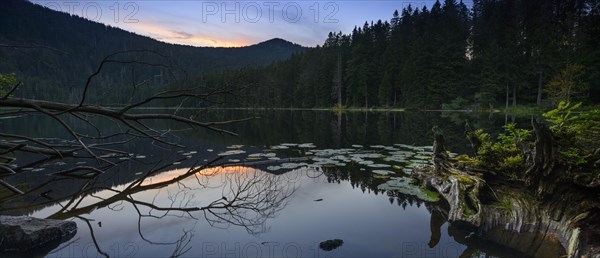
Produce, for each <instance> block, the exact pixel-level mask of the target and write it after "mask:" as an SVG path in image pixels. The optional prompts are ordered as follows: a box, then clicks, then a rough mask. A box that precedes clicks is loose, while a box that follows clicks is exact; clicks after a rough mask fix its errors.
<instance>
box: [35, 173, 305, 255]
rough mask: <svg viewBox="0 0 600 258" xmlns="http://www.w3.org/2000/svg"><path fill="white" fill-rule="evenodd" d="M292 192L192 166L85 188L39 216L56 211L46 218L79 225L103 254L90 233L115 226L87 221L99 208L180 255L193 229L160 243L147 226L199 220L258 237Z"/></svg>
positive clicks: (281, 184) (270, 182)
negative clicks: (133, 223)
mask: <svg viewBox="0 0 600 258" xmlns="http://www.w3.org/2000/svg"><path fill="white" fill-rule="evenodd" d="M295 190H296V185H295V184H294V183H293V182H291V181H289V180H288V179H287V177H283V176H277V175H274V174H269V173H264V172H262V171H260V170H256V169H253V168H248V167H210V168H205V167H197V168H188V169H175V170H171V171H167V172H164V173H160V174H158V175H153V173H148V174H147V175H145V176H144V177H142V178H140V179H138V180H135V181H133V182H131V183H129V184H127V185H123V186H119V187H115V188H111V189H103V190H101V191H98V189H97V188H95V187H86V188H84V189H82V190H81V191H80V192H81V194H80V195H78V196H76V197H75V198H72V199H71V200H69V201H66V202H63V203H62V204H60V205H57V207H52V208H50V209H46V210H45V211H44V212H42V213H46V212H48V211H50V210H56V209H58V210H57V211H52V212H51V214H49V215H47V217H48V218H52V219H63V220H64V219H72V218H77V219H79V220H81V221H83V222H84V223H85V225H86V226H87V228H88V229H89V232H90V234H91V238H92V241H93V242H94V245H95V247H96V248H97V251H98V253H99V254H102V255H104V256H108V255H109V252H108V250H106V249H105V248H103V247H102V244H101V243H98V241H97V240H96V236H95V230H96V229H100V228H103V227H104V229H105V228H107V227H109V226H110V225H111V224H112V223H119V222H117V221H116V220H115V219H114V218H115V217H112V216H111V217H112V218H111V217H107V216H101V217H102V221H96V220H95V219H91V218H88V217H98V216H95V215H96V212H95V211H96V210H100V209H104V210H103V211H104V212H109V213H116V214H114V215H113V216H116V218H122V219H125V216H126V217H127V218H130V217H137V232H138V234H139V239H140V240H142V241H144V242H146V243H148V244H151V245H163V246H165V245H167V246H173V248H174V251H173V253H172V255H173V256H179V255H183V254H185V253H186V252H187V251H189V250H190V248H191V246H189V243H190V242H191V241H192V238H193V237H194V227H191V228H187V229H182V231H181V232H180V233H179V234H173V235H172V236H176V235H180V237H179V238H177V239H175V240H170V241H163V240H159V239H158V238H159V237H157V235H156V233H152V231H153V229H152V227H151V226H150V227H149V226H148V225H155V224H156V223H165V222H162V221H161V222H154V221H158V220H163V219H166V220H169V219H171V218H177V220H191V221H196V222H197V221H200V220H201V219H204V220H205V221H206V222H207V223H208V224H209V225H210V226H212V227H216V228H220V229H228V228H229V227H232V226H234V227H241V228H244V229H245V230H246V232H247V233H249V234H260V233H263V232H265V231H267V230H268V227H267V225H266V222H267V220H268V219H270V218H273V217H275V216H276V214H277V213H278V212H280V211H281V210H282V209H284V208H285V206H286V205H287V200H288V198H289V197H290V196H291V195H292V194H293V193H294V191H295ZM134 214H135V216H132V215H134ZM40 215H41V214H40ZM180 223H181V222H180ZM184 224H185V223H184ZM148 232H150V233H148ZM172 236H169V237H168V238H171V239H172ZM162 238H164V236H163V237H162ZM63 248H65V247H64V246H63V247H61V248H59V249H58V250H62V249H63Z"/></svg>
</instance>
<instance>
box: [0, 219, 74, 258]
mask: <svg viewBox="0 0 600 258" xmlns="http://www.w3.org/2000/svg"><path fill="white" fill-rule="evenodd" d="M76 232H77V224H76V223H75V222H73V221H62V220H51V219H38V218H32V217H25V216H19V217H15V216H0V238H1V241H0V253H4V252H11V253H12V252H34V251H35V250H38V249H45V250H48V251H50V250H52V249H53V248H56V246H58V245H59V244H60V243H62V242H65V241H67V240H69V239H70V238H72V237H73V236H74V235H75V233H76Z"/></svg>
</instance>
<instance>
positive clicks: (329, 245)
mask: <svg viewBox="0 0 600 258" xmlns="http://www.w3.org/2000/svg"><path fill="white" fill-rule="evenodd" d="M343 244H344V240H341V239H333V240H326V241H323V242H321V243H320V244H319V248H321V249H322V250H324V251H331V250H333V249H337V248H338V247H340V246H342V245H343Z"/></svg>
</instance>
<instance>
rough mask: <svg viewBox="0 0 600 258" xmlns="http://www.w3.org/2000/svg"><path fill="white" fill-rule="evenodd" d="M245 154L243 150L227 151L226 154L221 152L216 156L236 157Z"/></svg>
mask: <svg viewBox="0 0 600 258" xmlns="http://www.w3.org/2000/svg"><path fill="white" fill-rule="evenodd" d="M244 153H246V151H245V150H229V151H226V152H221V153H219V154H218V155H219V156H231V155H238V154H244Z"/></svg>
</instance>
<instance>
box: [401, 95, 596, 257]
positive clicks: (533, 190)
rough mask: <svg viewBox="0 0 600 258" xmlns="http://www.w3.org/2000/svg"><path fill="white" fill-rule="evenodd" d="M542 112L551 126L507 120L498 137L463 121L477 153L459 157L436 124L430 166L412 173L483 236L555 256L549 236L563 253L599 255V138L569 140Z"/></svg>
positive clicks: (455, 218)
mask: <svg viewBox="0 0 600 258" xmlns="http://www.w3.org/2000/svg"><path fill="white" fill-rule="evenodd" d="M567 107H568V105H567ZM594 112H595V111H594ZM569 114H570V113H569ZM547 117H548V118H549V120H550V126H548V125H547V124H545V123H542V122H540V121H536V120H534V121H532V126H533V131H531V132H530V131H527V130H524V129H516V128H514V126H508V127H507V129H509V130H508V131H510V132H509V134H508V135H503V136H500V137H499V138H500V140H501V143H492V142H491V141H490V140H489V135H487V134H484V133H482V132H481V131H478V132H476V131H472V130H471V129H470V127H469V126H468V125H467V135H468V137H469V140H470V141H471V143H472V146H473V147H474V150H475V153H476V156H475V157H465V156H459V157H457V158H456V159H452V158H449V157H448V155H447V154H446V150H445V147H444V136H443V133H442V132H441V130H439V129H438V128H434V129H433V132H434V139H435V141H434V154H433V161H434V166H433V167H429V168H422V169H417V170H416V171H415V173H414V174H413V176H414V177H415V178H416V179H418V180H419V181H420V182H421V184H422V185H423V186H425V187H428V188H430V189H432V190H436V191H437V192H439V193H440V194H441V195H442V197H443V198H444V199H445V200H446V201H447V202H448V204H449V208H448V211H447V212H445V213H444V215H445V216H446V219H447V220H448V221H449V222H451V223H452V224H454V225H463V226H468V227H471V228H473V229H474V230H473V231H474V232H475V233H476V234H477V235H478V236H480V237H481V238H482V239H485V240H486V241H489V242H492V243H496V244H500V245H502V246H505V247H509V248H511V249H514V250H517V251H518V252H520V253H522V254H524V255H528V256H548V255H556V256H560V255H561V254H560V253H557V252H556V251H553V252H548V242H552V241H554V242H560V243H561V244H562V246H563V247H564V248H565V250H564V252H565V253H564V254H563V255H567V256H568V257H581V256H585V257H600V227H599V226H600V215H599V214H600V199H599V198H598V197H599V191H598V183H597V181H598V175H597V170H598V169H597V165H598V164H597V163H598V162H597V161H595V160H597V159H598V151H597V149H596V150H595V148H597V147H598V146H596V145H597V142H595V143H594V141H592V142H591V144H588V145H584V144H586V143H585V142H583V143H581V144H580V143H579V142H577V144H580V145H577V146H576V147H577V148H575V147H573V146H575V145H574V144H573V142H574V141H573V140H574V139H576V137H577V136H573V135H571V137H572V138H571V139H569V138H568V137H569V135H567V134H566V133H565V134H563V133H561V130H562V129H561V130H557V128H556V123H554V122H553V121H552V120H551V118H552V117H549V116H547ZM570 121H573V120H570ZM588 122H589V121H587V122H586V123H588ZM596 122H597V120H594V121H591V122H589V123H596ZM594 125H598V124H592V126H591V127H588V128H587V129H590V128H594V129H597V127H593V126H594ZM562 126H565V124H563V125H562ZM583 129H586V128H583ZM579 133H581V134H586V136H585V137H588V139H591V138H593V137H596V136H597V135H593V132H592V133H586V132H584V131H581V132H579ZM502 144H504V145H502ZM500 154H502V155H500ZM581 157H584V158H581ZM515 232H517V233H520V234H514V233H515ZM524 236H527V237H524Z"/></svg>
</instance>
